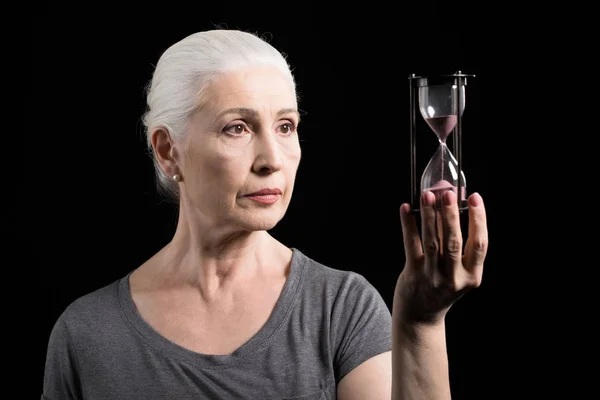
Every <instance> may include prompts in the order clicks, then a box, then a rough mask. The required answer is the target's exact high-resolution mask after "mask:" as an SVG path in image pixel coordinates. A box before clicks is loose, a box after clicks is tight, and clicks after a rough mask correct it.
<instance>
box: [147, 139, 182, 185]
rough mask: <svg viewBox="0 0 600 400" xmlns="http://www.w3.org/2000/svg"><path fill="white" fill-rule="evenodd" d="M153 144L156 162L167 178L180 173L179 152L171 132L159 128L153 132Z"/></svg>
mask: <svg viewBox="0 0 600 400" xmlns="http://www.w3.org/2000/svg"><path fill="white" fill-rule="evenodd" d="M151 143H152V148H153V149H154V154H155V157H156V160H157V161H158V163H159V165H160V167H161V168H162V170H163V171H164V172H165V173H166V174H167V176H173V175H175V174H177V173H179V168H178V166H177V161H178V152H177V149H176V148H175V142H174V141H173V139H172V138H171V135H170V134H169V132H168V131H167V130H166V129H165V128H157V129H156V130H155V131H154V132H152V136H151Z"/></svg>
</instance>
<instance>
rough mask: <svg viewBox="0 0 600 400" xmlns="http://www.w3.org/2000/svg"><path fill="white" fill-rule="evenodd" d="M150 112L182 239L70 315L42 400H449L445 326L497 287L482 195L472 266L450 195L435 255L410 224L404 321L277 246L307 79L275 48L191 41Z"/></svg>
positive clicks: (401, 284)
mask: <svg viewBox="0 0 600 400" xmlns="http://www.w3.org/2000/svg"><path fill="white" fill-rule="evenodd" d="M147 105H148V108H147V112H146V114H145V115H144V118H143V121H144V123H145V126H146V128H147V129H146V132H147V139H148V145H149V148H150V149H151V153H152V155H153V159H154V165H155V169H156V175H157V183H158V188H159V189H160V191H161V192H163V193H164V194H165V195H166V196H170V197H171V198H172V199H174V200H176V201H177V202H178V205H179V217H178V223H177V229H176V232H175V234H174V236H173V238H172V240H171V241H170V242H169V243H167V244H166V245H165V246H164V247H163V248H162V249H161V250H159V251H158V252H157V253H156V254H154V255H153V256H152V257H151V258H149V259H148V260H147V261H146V262H144V263H143V264H142V265H140V266H139V267H137V268H135V269H134V270H132V271H130V272H129V273H127V274H126V275H125V276H124V277H122V278H121V279H118V280H116V281H115V282H113V283H112V284H110V285H107V286H105V287H101V288H99V289H97V290H96V291H94V292H91V293H89V294H87V295H84V296H82V297H80V298H78V299H76V300H75V301H73V302H72V303H71V304H70V305H69V306H68V307H67V308H66V309H65V310H64V312H63V313H62V315H61V316H60V317H59V318H58V320H57V321H56V323H55V325H54V328H53V330H52V333H51V336H50V340H49V344H48V352H47V358H46V360H47V361H46V370H45V378H44V387H43V394H42V398H45V399H48V400H58V399H144V400H152V399H178V400H182V399H286V398H288V399H292V398H293V399H335V398H337V399H340V400H352V399H381V400H383V399H390V398H394V399H415V400H417V399H423V400H437V399H449V398H450V388H449V376H448V363H447V353H446V343H445V327H444V317H445V315H446V313H447V311H448V309H449V308H450V307H451V305H452V304H453V302H454V301H456V299H458V298H459V297H460V296H461V295H462V294H463V293H464V292H465V291H467V290H469V289H471V288H473V287H476V286H478V285H479V284H480V282H481V276H482V268H483V262H484V258H485V255H486V250H487V227H486V216H485V209H484V206H483V201H482V199H481V197H480V196H479V195H477V194H473V195H471V196H470V198H469V206H470V207H469V231H470V232H469V239H468V240H466V245H465V246H464V253H463V245H462V244H463V239H462V233H461V229H460V223H459V212H458V209H457V207H456V202H455V198H454V193H453V192H452V191H448V192H446V193H445V196H444V200H445V202H444V205H443V206H442V209H441V210H439V211H438V212H437V215H436V210H435V208H434V200H435V196H434V195H433V194H431V193H427V192H426V193H424V194H423V197H422V200H421V201H422V210H421V224H422V238H421V237H420V234H419V232H418V230H417V225H416V220H415V219H414V216H413V214H412V213H411V211H410V209H409V206H408V205H407V204H404V205H402V206H401V207H400V216H401V224H402V229H403V235H404V250H405V256H406V260H405V266H404V269H403V270H402V272H401V273H400V275H399V278H398V281H397V285H396V290H395V293H394V301H393V310H392V312H391V313H390V312H389V310H388V308H387V307H386V304H385V303H384V301H383V299H382V297H381V296H380V294H379V293H378V291H377V290H376V289H375V288H374V287H373V286H372V285H371V284H370V283H369V282H368V281H367V280H366V279H365V278H363V277H362V276H361V275H359V274H358V273H355V272H351V271H341V270H336V269H333V268H330V267H328V266H325V265H322V264H320V263H319V262H317V261H315V260H313V259H311V258H310V257H309V256H307V255H305V254H303V253H302V252H301V251H300V250H298V249H296V248H289V247H287V246H285V245H283V244H282V243H280V242H279V241H278V240H277V239H275V238H274V237H273V236H271V235H270V234H269V233H268V231H269V230H270V229H272V228H273V227H275V225H276V224H277V223H278V222H279V221H280V220H281V219H282V218H283V216H284V214H285V212H286V210H287V208H288V205H289V204H290V200H291V198H292V193H293V189H294V180H295V176H296V172H297V169H298V165H299V162H300V159H301V148H300V145H299V140H298V126H299V124H300V115H299V113H298V103H297V96H296V89H295V82H294V77H293V75H292V73H291V71H290V68H289V66H288V64H287V62H286V60H285V58H284V57H283V56H282V55H281V54H280V53H279V52H278V51H277V50H276V49H275V48H273V47H272V46H271V45H270V44H268V43H266V42H265V41H264V40H262V39H261V38H259V37H257V36H256V35H253V34H251V33H247V32H242V31H235V30H222V29H218V30H212V31H206V32H199V33H196V34H192V35H190V36H188V37H185V38H183V39H182V40H181V41H179V42H178V43H175V44H174V45H172V46H171V47H170V48H169V49H167V50H166V51H165V52H164V54H162V56H161V57H160V60H159V62H158V64H157V65H156V69H155V71H154V74H153V77H152V81H151V84H150V86H149V87H148V96H147ZM438 224H439V226H440V231H439V232H438ZM343 251H348V250H347V249H344V250H343Z"/></svg>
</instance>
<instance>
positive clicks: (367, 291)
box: [296, 249, 389, 314]
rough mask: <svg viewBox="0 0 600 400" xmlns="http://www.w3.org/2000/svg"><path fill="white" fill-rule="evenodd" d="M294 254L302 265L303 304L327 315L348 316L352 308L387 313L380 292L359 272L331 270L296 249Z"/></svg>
mask: <svg viewBox="0 0 600 400" xmlns="http://www.w3.org/2000/svg"><path fill="white" fill-rule="evenodd" d="M296 252H297V254H296V256H297V259H298V261H300V264H301V265H302V268H301V273H302V281H303V283H302V290H301V292H302V293H303V294H304V296H305V299H303V301H306V302H308V303H311V304H312V305H314V306H316V305H317V303H318V304H319V306H320V307H324V308H325V309H328V310H329V312H330V313H336V312H337V313H343V314H347V313H348V312H349V311H351V310H352V309H353V308H354V307H358V308H362V309H364V310H371V311H373V310H378V311H379V312H382V313H383V314H387V313H388V312H389V310H388V308H387V305H386V303H385V301H384V299H383V297H382V295H381V293H380V292H379V290H378V289H377V288H376V287H375V286H374V285H373V284H372V283H371V282H369V280H367V279H366V278H365V277H364V276H363V275H361V274H360V273H358V272H355V271H351V270H343V269H338V268H334V267H331V266H329V265H326V264H324V263H322V262H320V261H317V260H315V259H313V258H311V257H309V256H307V255H305V254H304V253H302V252H300V251H298V250H297V249H296ZM355 311H356V309H355Z"/></svg>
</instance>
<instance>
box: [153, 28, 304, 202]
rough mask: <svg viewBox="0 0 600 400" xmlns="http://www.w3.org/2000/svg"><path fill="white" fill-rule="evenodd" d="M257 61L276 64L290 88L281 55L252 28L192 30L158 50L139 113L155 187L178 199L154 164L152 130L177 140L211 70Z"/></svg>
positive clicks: (215, 72) (257, 63)
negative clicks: (143, 102)
mask: <svg viewBox="0 0 600 400" xmlns="http://www.w3.org/2000/svg"><path fill="white" fill-rule="evenodd" d="M261 65H269V66H274V67H276V68H279V69H280V70H281V72H282V73H283V75H284V76H286V77H288V78H289V80H290V83H291V85H292V87H293V88H294V90H295V82H294V77H293V75H292V72H291V70H290V67H289V65H288V63H287V61H286V59H285V56H284V55H283V54H282V53H280V52H279V51H278V50H277V49H275V48H274V47H273V46H272V45H271V44H269V43H267V41H266V40H265V39H263V38H261V37H258V36H257V35H255V34H252V33H248V32H244V31H239V30H227V29H215V30H210V31H204V32H198V33H194V34H191V35H189V36H187V37H186V38H184V39H182V40H180V41H179V42H177V43H175V44H173V45H172V46H171V47H169V48H168V49H167V50H166V51H165V52H164V53H163V54H162V55H161V57H160V59H159V60H158V63H157V65H156V68H155V70H154V74H153V76H152V79H151V80H150V82H149V83H148V86H147V100H146V101H147V109H146V112H145V113H144V115H143V116H142V123H143V124H144V128H145V134H146V139H147V144H148V147H149V149H150V154H151V156H152V160H153V162H154V169H155V173H156V178H157V179H156V183H157V188H158V190H159V192H161V193H162V194H165V195H167V197H170V198H172V199H174V200H177V199H178V198H179V187H178V185H177V183H176V182H174V181H173V179H172V178H171V177H169V176H167V174H165V172H164V171H163V170H162V169H161V167H160V165H159V164H158V161H157V159H156V155H155V154H154V150H153V148H152V144H151V136H152V133H153V132H154V131H155V130H157V129H160V128H162V129H165V130H167V131H168V132H169V134H170V135H171V137H172V138H173V139H174V140H178V139H182V138H183V137H184V135H185V133H186V131H187V125H188V121H189V117H190V116H191V114H192V112H194V111H195V110H196V109H197V108H198V107H199V105H200V104H201V103H202V101H203V96H204V92H205V90H206V88H207V87H208V85H209V84H210V83H211V81H212V80H213V79H214V78H215V77H216V76H217V75H219V74H222V73H225V72H229V71H233V70H237V69H241V68H245V67H252V66H261Z"/></svg>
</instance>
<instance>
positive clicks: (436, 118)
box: [409, 71, 474, 211]
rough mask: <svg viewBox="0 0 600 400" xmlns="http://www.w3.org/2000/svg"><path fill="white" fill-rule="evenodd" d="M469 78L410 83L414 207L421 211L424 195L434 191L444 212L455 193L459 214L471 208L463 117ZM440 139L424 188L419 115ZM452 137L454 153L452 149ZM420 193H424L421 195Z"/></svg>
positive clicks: (420, 79) (417, 79)
mask: <svg viewBox="0 0 600 400" xmlns="http://www.w3.org/2000/svg"><path fill="white" fill-rule="evenodd" d="M467 77H474V75H466V74H463V73H461V72H460V71H458V72H457V73H456V74H452V75H441V76H435V77H420V76H416V75H414V74H413V75H411V76H410V77H409V80H410V108H411V114H410V116H411V117H410V128H411V136H410V142H411V143H410V147H411V204H412V206H413V210H415V211H418V210H419V206H420V203H419V200H420V194H421V193H423V192H424V191H431V192H432V193H433V194H434V195H435V197H436V208H437V209H440V207H441V199H442V196H443V194H444V193H445V192H446V191H448V190H452V191H453V192H454V193H455V194H456V198H457V203H458V208H459V210H461V211H463V210H466V209H467V208H468V205H467V185H466V179H465V175H464V173H463V171H462V116H463V112H464V110H465V86H466V85H467ZM417 105H418V107H419V110H420V114H421V116H422V117H423V119H424V120H425V122H426V123H427V125H428V126H429V128H430V130H431V131H432V132H433V133H434V134H435V135H436V136H437V139H438V146H437V150H436V151H435V153H434V154H433V156H432V157H431V159H430V160H429V163H428V164H427V166H426V167H425V170H424V171H423V174H422V176H421V182H420V188H418V187H417V184H416V111H415V107H416V106H417ZM451 133H453V135H452V141H453V152H454V154H453V152H451V151H450V149H449V147H448V138H449V137H450V134H451ZM419 190H420V191H419Z"/></svg>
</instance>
